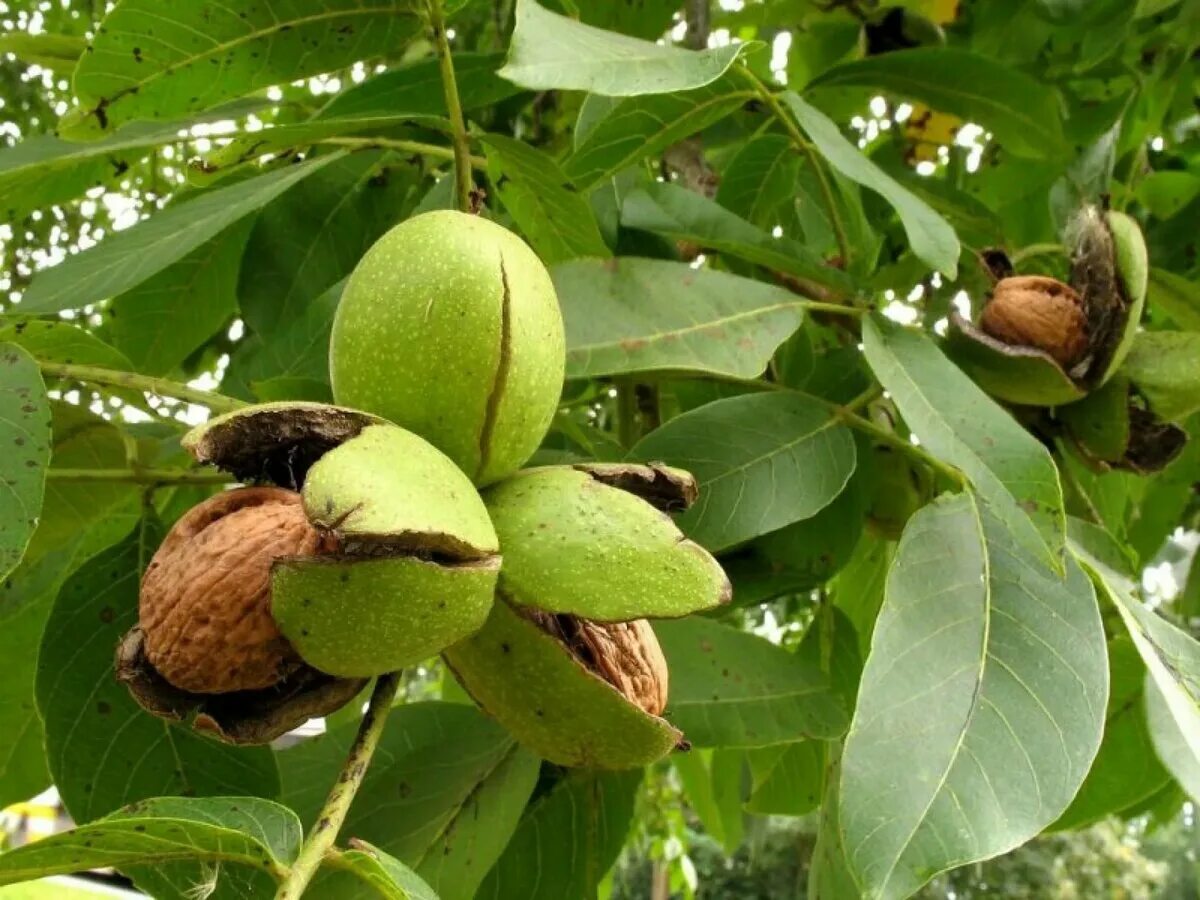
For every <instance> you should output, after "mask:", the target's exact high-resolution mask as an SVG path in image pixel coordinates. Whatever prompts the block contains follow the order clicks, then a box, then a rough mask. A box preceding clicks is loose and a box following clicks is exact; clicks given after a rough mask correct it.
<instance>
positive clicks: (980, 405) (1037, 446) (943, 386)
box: [863, 317, 1066, 567]
mask: <svg viewBox="0 0 1200 900" xmlns="http://www.w3.org/2000/svg"><path fill="white" fill-rule="evenodd" d="M863 345H864V350H865V352H866V357H867V362H869V363H870V365H871V368H872V369H873V370H874V371H875V375H876V377H877V378H878V379H879V381H880V383H881V384H882V385H883V386H884V387H885V388H886V389H887V390H888V391H889V392H890V393H891V395H892V399H893V400H894V401H895V403H896V406H897V407H898V408H899V409H900V413H901V415H903V416H904V420H905V421H906V422H907V423H908V426H909V427H910V428H911V429H912V430H913V433H914V434H916V435H917V437H919V438H920V440H921V444H922V446H924V447H925V448H926V449H928V450H929V452H930V453H932V454H933V455H934V456H936V457H938V458H939V459H941V460H944V461H945V462H948V463H950V464H951V465H953V466H956V467H957V468H958V469H960V470H961V471H962V473H963V474H964V475H965V476H966V477H967V478H968V479H969V480H970V482H971V483H972V485H974V487H975V489H976V490H977V491H978V492H979V496H980V497H981V498H982V499H983V500H985V501H986V502H987V503H989V504H991V505H992V506H993V507H994V508H995V510H996V513H997V514H998V515H999V516H1000V517H1001V518H1003V519H1004V520H1005V521H1006V522H1008V524H1009V528H1010V529H1012V531H1013V534H1014V536H1015V537H1016V539H1017V540H1018V542H1019V543H1021V544H1022V545H1023V546H1025V547H1026V549H1028V550H1031V551H1035V552H1037V553H1038V555H1040V556H1041V557H1042V558H1043V559H1044V560H1045V561H1046V562H1048V563H1051V564H1053V565H1054V566H1055V567H1061V563H1060V562H1059V561H1058V560H1059V557H1060V555H1061V553H1062V547H1063V540H1064V530H1065V528H1066V520H1065V517H1064V514H1063V496H1062V487H1061V485H1060V484H1059V480H1058V470H1057V469H1056V468H1055V466H1054V460H1053V459H1052V458H1051V456H1050V453H1049V451H1047V450H1046V448H1045V447H1044V446H1043V445H1042V444H1041V443H1039V442H1038V441H1037V439H1035V438H1034V437H1033V436H1032V435H1030V434H1029V432H1027V431H1026V430H1025V429H1024V428H1022V427H1021V426H1020V425H1019V424H1018V423H1017V422H1016V421H1015V420H1014V419H1013V418H1012V417H1011V416H1010V415H1009V414H1008V413H1007V412H1006V411H1005V410H1003V409H1001V408H1000V407H999V406H997V405H996V403H995V402H994V401H993V400H992V399H991V398H990V397H988V396H987V394H985V393H983V391H981V390H980V389H979V388H978V387H976V386H975V384H974V382H972V381H971V380H970V379H969V378H967V376H966V375H964V374H963V373H962V371H961V370H960V369H959V368H958V367H957V366H955V365H954V364H953V363H951V362H950V361H949V360H948V359H946V357H945V356H943V355H942V354H941V352H940V351H939V350H938V349H937V347H936V346H935V345H934V344H933V342H932V341H930V340H929V338H927V337H925V336H924V335H923V334H920V333H919V332H916V331H912V330H910V329H906V328H901V327H900V326H898V325H895V324H893V323H891V322H889V321H887V320H885V319H883V318H880V317H872V318H870V319H868V320H867V322H865V323H864V328H863Z"/></svg>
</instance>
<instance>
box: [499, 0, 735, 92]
mask: <svg viewBox="0 0 1200 900" xmlns="http://www.w3.org/2000/svg"><path fill="white" fill-rule="evenodd" d="M752 46H756V45H752V44H729V45H727V46H724V47H718V48H715V49H712V50H703V51H694V50H683V49H680V48H678V47H671V46H667V45H663V44H655V43H651V42H650V41H641V40H638V39H637V38H631V37H627V36H626V35H623V34H616V33H614V32H611V31H603V30H602V29H599V28H593V27H592V26H590V25H585V24H583V23H582V22H576V21H574V20H573V19H569V18H567V17H566V16H560V15H557V14H556V13H552V12H549V11H548V10H545V9H543V8H542V7H540V6H538V5H537V3H535V2H534V0H517V15H516V28H515V29H514V30H513V35H512V43H511V44H510V46H509V50H508V60H507V62H505V64H504V68H503V69H501V70H500V71H499V73H498V74H499V75H500V77H502V78H507V79H508V80H509V81H512V82H514V83H516V84H519V85H521V87H525V88H529V89H530V90H553V89H563V90H577V91H589V92H590V93H593V94H603V95H605V96H610V97H632V96H636V95H639V94H669V93H672V92H675V91H686V90H690V89H692V88H698V87H703V86H704V85H706V84H709V83H710V82H712V81H715V80H716V79H717V78H720V77H721V75H723V74H724V73H725V70H726V69H728V68H729V67H730V66H731V65H733V63H734V61H735V60H736V59H737V58H738V57H739V56H741V55H742V53H743V52H745V51H746V50H747V49H749V48H751V47H752Z"/></svg>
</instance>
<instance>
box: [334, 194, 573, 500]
mask: <svg viewBox="0 0 1200 900" xmlns="http://www.w3.org/2000/svg"><path fill="white" fill-rule="evenodd" d="M564 348H565V343H564V337H563V325H562V316H561V313H560V311H559V307H558V299H557V297H556V295H555V292H554V285H553V283H552V282H551V280H550V275H549V273H548V272H547V271H546V268H545V267H544V266H543V265H542V263H541V262H540V261H539V260H538V258H537V256H536V255H535V254H534V252H533V251H532V250H531V249H530V248H529V247H528V246H527V245H526V244H525V243H524V242H523V241H522V240H521V239H520V238H518V237H517V236H516V235H514V234H513V233H511V232H510V231H508V230H506V229H504V228H502V227H501V226H499V225H497V224H495V223H494V222H489V221H487V220H486V219H482V218H480V217H478V216H471V215H466V214H464V213H459V212H453V211H444V210H443V211H437V212H430V213H425V214H423V215H420V216H416V217H415V218H412V219H409V220H408V221H406V222H403V223H401V224H400V225H398V226H396V227H395V228H393V229H392V230H391V231H389V232H388V233H387V234H385V235H384V236H383V237H382V238H380V239H379V241H377V242H376V243H375V245H374V246H373V247H371V249H370V250H368V251H367V253H366V255H365V256H364V257H363V258H362V260H361V261H360V262H359V264H358V266H357V267H356V268H355V270H354V272H353V273H352V274H351V276H350V278H349V280H348V281H347V283H346V289H345V291H344V292H343V294H342V298H341V302H340V303H339V305H338V310H337V314H336V316H335V318H334V323H333V334H332V337H331V340H330V348H329V363H330V377H331V381H332V385H333V394H334V398H335V399H336V400H337V402H338V403H344V404H347V405H349V406H352V407H356V408H359V409H364V410H367V411H369V412H372V413H375V414H377V415H380V416H383V417H385V418H387V419H388V420H390V421H392V422H395V423H396V424H398V425H401V426H403V427H404V428H407V429H409V430H411V431H413V432H416V433H417V434H419V435H420V436H421V437H423V438H425V439H426V440H427V441H429V442H430V443H432V444H433V445H434V446H436V447H437V448H438V449H440V450H441V451H442V452H443V453H445V454H446V455H447V456H449V457H450V458H451V459H453V460H454V461H455V462H456V463H457V464H458V465H459V466H460V467H461V468H462V469H463V471H464V472H466V473H467V474H468V475H470V476H471V478H472V480H474V481H475V482H476V483H477V484H481V485H486V484H491V483H493V482H496V481H499V480H500V479H502V478H504V477H506V476H507V475H510V474H512V473H513V472H515V471H516V470H517V469H518V468H520V466H521V465H522V464H523V463H524V462H525V461H526V460H527V459H529V457H530V456H531V455H532V454H533V452H534V450H536V449H537V447H538V445H539V444H540V443H541V440H542V438H543V437H544V436H545V434H546V431H547V429H548V428H549V427H550V421H551V419H552V418H553V416H554V412H555V409H556V407H557V403H558V398H559V394H560V392H561V389H562V380H563V370H564V365H565V349H564Z"/></svg>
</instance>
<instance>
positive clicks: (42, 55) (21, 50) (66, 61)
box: [0, 29, 87, 73]
mask: <svg viewBox="0 0 1200 900" xmlns="http://www.w3.org/2000/svg"><path fill="white" fill-rule="evenodd" d="M86 49H87V41H86V40H84V39H83V38H82V37H77V36H75V35H72V34H48V33H46V32H42V33H41V34H30V33H29V32H27V31H23V30H20V29H14V30H13V31H6V32H5V33H4V34H0V53H11V54H12V55H13V56H15V57H16V58H17V59H19V60H20V61H21V62H23V63H25V64H26V65H34V66H41V67H42V68H43V69H51V70H53V71H55V72H63V73H68V72H70V71H71V70H72V69H74V68H75V64H76V63H77V62H79V57H80V56H81V55H82V54H83V51H84V50H86Z"/></svg>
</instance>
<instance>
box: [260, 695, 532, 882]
mask: <svg viewBox="0 0 1200 900" xmlns="http://www.w3.org/2000/svg"><path fill="white" fill-rule="evenodd" d="M355 730H356V726H355V725H354V724H348V725H345V726H341V727H339V728H336V729H334V730H332V731H329V732H326V733H325V734H324V735H321V736H320V737H317V738H313V739H312V740H309V741H305V742H304V743H302V744H300V745H298V746H296V747H293V748H291V749H288V750H285V751H284V752H283V753H281V754H280V755H279V762H280V768H281V770H282V773H283V798H284V801H285V802H286V803H287V805H288V806H290V807H291V808H292V809H294V810H296V812H297V813H298V814H299V815H300V818H301V820H302V821H305V822H313V821H314V820H315V819H316V816H317V813H318V810H319V809H320V808H321V804H322V803H323V802H324V800H325V794H326V792H327V791H328V790H329V786H330V785H331V784H332V783H333V782H334V779H336V777H337V772H338V769H339V767H340V766H341V764H342V761H343V760H344V759H345V757H346V751H347V750H348V749H349V747H350V744H351V742H352V741H353V740H354V735H355ZM537 773H538V760H537V759H536V757H534V756H533V755H532V754H530V753H529V752H528V751H526V750H523V749H521V748H520V747H518V746H517V745H516V744H515V743H514V742H513V740H512V738H510V737H509V736H508V735H507V734H506V733H505V732H504V731H503V729H501V727H500V726H499V725H497V724H496V723H495V722H493V721H492V720H491V719H488V718H485V717H484V716H483V714H481V713H480V712H478V711H477V710H475V709H474V708H473V707H469V706H464V705H461V704H456V703H417V704H412V705H409V706H402V707H398V708H397V709H395V710H393V712H392V720H391V721H390V722H389V723H388V729H387V731H386V732H385V733H384V736H383V739H382V741H381V743H380V748H379V751H378V752H377V754H376V757H375V761H374V763H373V764H372V766H371V769H370V771H368V772H367V775H366V780H365V781H364V783H363V787H362V790H360V791H359V793H358V797H357V798H356V800H355V801H354V805H353V806H352V807H351V808H350V814H349V816H348V817H347V819H346V824H345V826H344V828H343V830H342V831H343V834H344V835H347V836H350V835H353V836H355V837H359V838H362V839H364V840H368V841H370V842H371V843H372V844H375V845H377V846H378V847H380V848H381V849H382V850H384V851H385V852H387V853H390V854H392V855H393V856H395V857H396V858H397V859H398V860H399V861H400V862H402V863H404V864H405V865H407V866H409V867H411V868H412V869H413V870H415V871H416V872H417V874H418V875H420V876H421V877H422V878H423V879H425V881H427V882H428V883H429V885H430V886H431V887H432V888H433V889H434V890H436V891H437V893H438V896H440V897H441V898H442V900H470V898H471V897H473V896H474V893H475V890H476V889H477V888H478V886H479V885H480V883H481V882H482V881H483V878H484V876H485V875H487V872H488V870H489V869H490V868H491V867H492V865H493V864H494V863H495V862H496V860H497V859H499V858H500V855H501V853H502V852H503V850H504V847H505V845H506V844H507V843H508V840H509V838H510V837H511V836H512V834H513V832H514V830H515V829H516V828H517V823H518V820H519V819H520V817H521V812H522V810H523V809H524V808H525V803H526V801H527V800H528V799H529V794H530V792H531V791H532V790H533V786H534V782H535V781H536V779H537ZM340 883H341V882H340V881H339V882H335V881H334V880H333V879H330V880H329V881H328V882H327V881H326V880H325V879H324V878H322V879H320V880H319V881H318V882H317V884H316V885H315V886H314V891H313V893H312V896H313V898H314V900H316V898H319V897H331V898H333V897H336V898H339V900H340V898H342V897H344V896H345V894H343V893H341V892H339V891H338V890H337V889H336V888H337V886H338V884H340Z"/></svg>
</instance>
